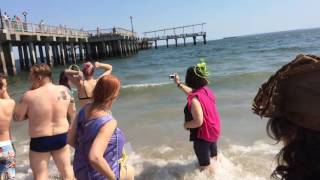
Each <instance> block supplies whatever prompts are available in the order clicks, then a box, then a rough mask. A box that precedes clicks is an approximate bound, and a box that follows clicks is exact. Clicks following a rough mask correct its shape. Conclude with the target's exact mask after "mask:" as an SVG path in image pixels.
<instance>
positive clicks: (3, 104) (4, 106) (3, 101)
mask: <svg viewBox="0 0 320 180" xmlns="http://www.w3.org/2000/svg"><path fill="white" fill-rule="evenodd" d="M14 107H15V102H14V100H13V99H11V98H10V96H9V94H8V92H7V80H6V76H4V75H3V74H0V151H1V153H2V155H1V161H0V162H1V163H0V179H5V180H7V179H15V173H16V170H15V167H16V160H15V150H14V148H13V145H12V142H11V140H10V139H11V138H10V124H11V121H12V116H13V112H14Z"/></svg>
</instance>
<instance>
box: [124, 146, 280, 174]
mask: <svg viewBox="0 0 320 180" xmlns="http://www.w3.org/2000/svg"><path fill="white" fill-rule="evenodd" d="M173 149H174V148H171V147H168V146H164V145H161V146H160V147H157V148H154V151H158V153H159V154H166V153H167V154H170V153H172V151H173ZM190 151H192V150H191V149H190ZM276 152H278V149H277V147H275V146H272V145H269V144H266V143H263V142H256V143H254V144H253V145H252V146H241V145H230V146H229V148H227V149H224V150H223V152H219V155H218V157H219V158H218V160H217V161H215V162H213V163H214V164H215V174H214V175H212V174H209V173H203V172H199V170H198V163H197V161H196V157H195V155H188V156H178V157H176V158H174V159H169V160H168V159H163V158H157V157H152V158H146V157H145V156H143V155H139V154H135V153H132V154H130V161H129V162H130V163H131V164H132V165H133V166H134V167H135V170H136V179H137V180H149V179H153V180H160V179H161V180H163V179H165V180H167V179H168V180H170V179H177V180H182V179H183V180H193V179H201V180H209V179H210V180H211V179H215V180H225V179H232V180H242V179H246V180H260V179H261V180H265V179H269V175H270V174H271V171H272V168H274V164H273V158H272V157H273V156H274V155H275V154H276ZM153 155H155V153H153ZM239 158H240V159H241V161H238V160H239ZM266 167H267V168H266Z"/></svg>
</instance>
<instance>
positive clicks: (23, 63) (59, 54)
mask: <svg viewBox="0 0 320 180" xmlns="http://www.w3.org/2000/svg"><path fill="white" fill-rule="evenodd" d="M0 26H1V28H0V72H2V73H4V74H9V75H16V74H17V68H18V69H20V70H29V68H30V67H31V66H32V65H34V64H36V63H47V64H48V65H50V66H51V67H53V66H55V65H67V64H74V63H78V62H83V61H85V60H99V59H103V58H107V57H117V56H119V57H125V56H130V55H134V54H136V53H138V51H139V50H140V49H142V48H147V47H144V46H141V44H142V43H141V41H140V40H139V38H138V37H137V35H136V33H134V32H131V31H129V30H126V29H124V28H116V27H114V28H111V29H101V30H100V29H97V30H94V31H84V30H83V29H80V30H79V29H71V28H66V27H63V26H48V25H43V24H32V23H25V22H19V23H18V22H10V21H2V22H1V24H0ZM15 47H16V48H17V52H18V53H14V50H13V49H14V48H15ZM15 55H18V56H19V57H18V58H17V59H19V63H18V64H16V58H15Z"/></svg>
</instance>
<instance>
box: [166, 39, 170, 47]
mask: <svg viewBox="0 0 320 180" xmlns="http://www.w3.org/2000/svg"><path fill="white" fill-rule="evenodd" d="M166 41H167V48H169V39H166Z"/></svg>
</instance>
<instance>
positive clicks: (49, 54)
mask: <svg viewBox="0 0 320 180" xmlns="http://www.w3.org/2000/svg"><path fill="white" fill-rule="evenodd" d="M45 49H46V58H47V64H48V65H49V66H50V67H52V66H53V62H52V51H51V46H50V44H49V43H46V44H45Z"/></svg>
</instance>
